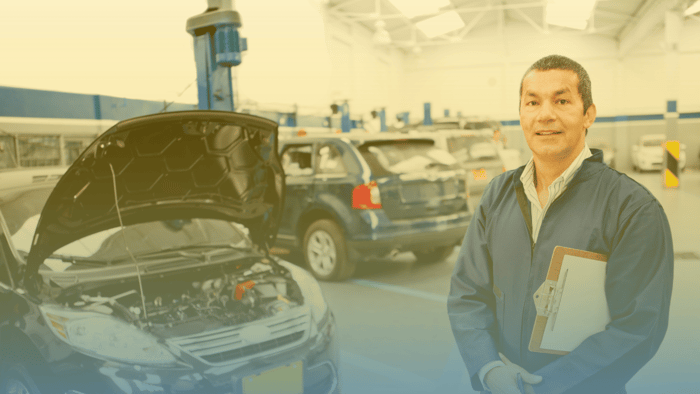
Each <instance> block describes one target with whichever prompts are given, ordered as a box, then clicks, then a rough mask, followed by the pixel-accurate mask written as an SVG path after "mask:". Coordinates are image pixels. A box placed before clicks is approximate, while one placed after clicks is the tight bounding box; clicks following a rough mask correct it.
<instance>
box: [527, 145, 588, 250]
mask: <svg viewBox="0 0 700 394" xmlns="http://www.w3.org/2000/svg"><path fill="white" fill-rule="evenodd" d="M591 156H592V153H591V150H590V149H589V148H588V143H586V144H585V145H584V147H583V150H582V151H581V153H580V154H579V155H578V156H577V157H576V159H574V162H573V163H571V165H570V166H569V168H567V169H566V170H565V171H564V172H563V173H562V174H561V175H560V176H559V177H558V178H557V179H555V180H554V182H552V184H551V185H549V188H548V189H547V190H548V191H549V198H548V199H547V203H546V204H545V206H544V207H542V206H541V205H540V200H539V198H538V197H537V189H536V188H535V176H536V174H535V162H534V160H533V159H532V158H531V159H530V161H528V162H527V164H526V165H525V169H524V170H523V173H522V175H520V180H521V181H522V182H523V187H524V188H525V195H526V196H527V199H528V200H530V208H531V209H530V213H531V216H532V240H533V242H537V235H538V234H539V232H540V227H541V226H542V220H543V219H544V215H545V214H546V213H547V209H549V206H550V205H552V202H553V201H554V200H555V199H556V198H557V197H559V196H560V195H561V194H562V193H563V192H564V190H566V187H567V186H568V185H569V182H571V180H572V179H573V178H574V175H576V171H577V170H578V169H579V168H581V165H582V164H583V161H584V160H586V159H587V158H589V157H591Z"/></svg>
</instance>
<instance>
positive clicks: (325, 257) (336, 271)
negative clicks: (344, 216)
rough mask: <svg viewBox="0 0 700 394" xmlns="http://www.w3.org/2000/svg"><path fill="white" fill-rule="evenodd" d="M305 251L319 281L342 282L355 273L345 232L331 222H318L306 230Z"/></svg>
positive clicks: (307, 262)
mask: <svg viewBox="0 0 700 394" xmlns="http://www.w3.org/2000/svg"><path fill="white" fill-rule="evenodd" d="M303 249H304V259H305V260H306V264H307V266H308V267H309V269H310V270H311V273H312V274H313V275H314V276H315V277H316V278H317V279H319V280H327V281H341V280H345V279H347V278H349V277H350V276H352V274H353V273H354V272H355V265H356V263H355V261H354V260H352V259H350V258H349V256H348V248H347V244H346V243H345V237H344V235H343V231H342V230H341V228H340V227H339V226H338V225H337V224H335V223H334V222H332V221H330V220H327V219H321V220H318V221H316V222H314V223H312V224H311V226H309V228H308V229H306V234H305V235H304V245H303Z"/></svg>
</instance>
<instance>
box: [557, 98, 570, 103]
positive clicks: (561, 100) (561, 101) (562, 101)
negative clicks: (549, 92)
mask: <svg viewBox="0 0 700 394" xmlns="http://www.w3.org/2000/svg"><path fill="white" fill-rule="evenodd" d="M557 102H558V103H559V104H568V103H569V100H566V99H560V100H557Z"/></svg>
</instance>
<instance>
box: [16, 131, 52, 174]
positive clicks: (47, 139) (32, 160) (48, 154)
mask: <svg viewBox="0 0 700 394" xmlns="http://www.w3.org/2000/svg"><path fill="white" fill-rule="evenodd" d="M17 143H18V145H19V163H20V165H21V166H23V167H41V166H57V165H59V164H60V163H61V150H60V140H59V137H58V136H20V137H17Z"/></svg>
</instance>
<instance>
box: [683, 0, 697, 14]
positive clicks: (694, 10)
mask: <svg viewBox="0 0 700 394" xmlns="http://www.w3.org/2000/svg"><path fill="white" fill-rule="evenodd" d="M698 12H700V0H697V1H696V2H695V3H693V5H691V6H690V7H688V9H687V10H685V12H684V13H683V15H685V16H688V15H693V14H697V13H698Z"/></svg>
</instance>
